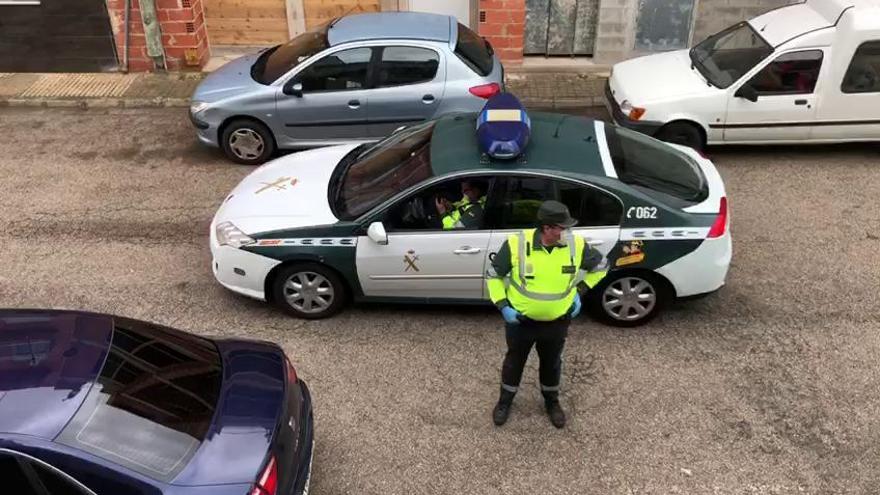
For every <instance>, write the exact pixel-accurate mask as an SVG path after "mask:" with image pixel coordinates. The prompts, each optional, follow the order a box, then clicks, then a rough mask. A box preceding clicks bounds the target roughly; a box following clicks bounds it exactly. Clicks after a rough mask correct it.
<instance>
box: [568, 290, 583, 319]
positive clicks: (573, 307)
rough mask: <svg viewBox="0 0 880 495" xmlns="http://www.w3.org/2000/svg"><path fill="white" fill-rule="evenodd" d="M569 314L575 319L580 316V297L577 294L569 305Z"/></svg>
mask: <svg viewBox="0 0 880 495" xmlns="http://www.w3.org/2000/svg"><path fill="white" fill-rule="evenodd" d="M568 312H569V314H571V317H572V318H577V315H579V314H581V296H580V294H577V295H576V296H575V297H574V304H572V305H571V309H570V310H568Z"/></svg>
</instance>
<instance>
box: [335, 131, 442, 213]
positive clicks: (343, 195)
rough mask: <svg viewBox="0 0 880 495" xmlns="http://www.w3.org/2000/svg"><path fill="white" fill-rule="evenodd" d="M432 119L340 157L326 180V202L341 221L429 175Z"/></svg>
mask: <svg viewBox="0 0 880 495" xmlns="http://www.w3.org/2000/svg"><path fill="white" fill-rule="evenodd" d="M433 133H434V122H433V121H431V122H427V123H425V124H421V125H418V126H413V127H410V128H407V129H404V130H402V131H399V132H396V133H394V134H392V135H391V136H388V137H387V138H385V139H384V140H382V141H379V142H378V143H376V144H375V145H373V146H372V147H358V148H355V149H354V151H353V152H352V153H351V154H349V156H346V157H345V158H343V159H342V160H341V161H340V162H339V165H337V168H336V170H335V171H334V172H333V177H331V179H330V191H329V193H330V198H331V201H330V204H332V205H333V209H334V212H335V213H336V216H337V217H338V218H340V219H342V220H354V219H355V218H357V217H359V216H361V215H363V214H364V213H366V212H368V211H370V210H371V209H373V208H374V207H376V206H378V205H379V204H380V203H382V202H383V201H385V200H387V199H389V198H391V197H392V196H394V195H395V194H397V193H399V192H401V191H404V190H406V189H408V188H410V187H412V186H414V185H416V184H418V183H420V182H422V181H424V180H426V179H428V178H430V177H431V176H432V171H431V136H432V135H433Z"/></svg>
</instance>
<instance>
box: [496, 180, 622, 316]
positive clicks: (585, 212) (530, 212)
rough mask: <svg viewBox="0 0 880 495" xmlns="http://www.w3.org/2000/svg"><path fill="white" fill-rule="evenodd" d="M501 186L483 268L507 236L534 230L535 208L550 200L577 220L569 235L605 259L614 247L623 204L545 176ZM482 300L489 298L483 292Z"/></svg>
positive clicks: (601, 193) (585, 187) (594, 190)
mask: <svg viewBox="0 0 880 495" xmlns="http://www.w3.org/2000/svg"><path fill="white" fill-rule="evenodd" d="M505 183H506V184H505V185H503V186H502V185H501V184H499V185H498V188H499V189H503V191H504V192H503V197H502V198H501V199H500V201H499V206H498V210H499V215H498V222H497V223H496V224H495V227H496V228H495V229H494V230H493V231H492V238H491V240H490V241H489V256H488V257H487V258H486V269H488V268H489V264H490V263H491V257H492V255H493V254H494V253H496V252H498V249H500V248H501V245H502V244H503V243H504V241H506V240H507V238H508V236H510V234H515V233H517V232H519V231H521V230H523V229H532V228H535V226H536V225H537V223H538V215H537V213H538V207H540V205H541V203H543V202H544V201H547V200H551V199H552V200H555V201H559V202H561V203H563V204H564V205H566V206H567V207H568V210H569V212H570V213H571V216H573V217H574V218H576V219H577V220H578V224H577V225H576V226H575V227H574V228H573V229H572V232H574V234H575V235H579V236H581V237H583V238H584V239H585V240H586V241H587V242H588V243H589V245H590V246H592V247H593V248H595V249H596V250H598V251H599V252H601V253H602V254H603V255H604V256H608V253H610V252H611V250H612V249H613V248H614V246H615V245H616V244H617V241H618V239H619V238H620V221H621V218H622V215H623V205H622V204H621V202H620V200H618V199H617V198H616V197H615V196H613V195H612V194H610V193H608V192H606V191H603V190H601V189H599V188H596V187H592V186H588V185H584V184H581V183H578V182H570V181H565V180H559V179H551V178H548V177H536V176H520V177H509V178H508V179H507V180H506V181H505ZM484 297H485V298H486V299H488V297H489V294H488V291H486V290H485V289H484Z"/></svg>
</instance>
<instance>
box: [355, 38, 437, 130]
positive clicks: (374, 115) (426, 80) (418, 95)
mask: <svg viewBox="0 0 880 495" xmlns="http://www.w3.org/2000/svg"><path fill="white" fill-rule="evenodd" d="M379 50H381V55H380V56H379V64H378V66H377V69H376V71H375V79H374V80H375V86H376V89H374V90H372V91H371V92H370V109H369V110H368V111H367V114H368V119H369V133H370V136H372V137H382V136H387V135H388V134H390V133H392V132H393V131H394V130H395V129H397V128H398V127H400V126H402V125H412V124H416V123H419V122H423V121H425V120H429V119H431V118H432V117H433V116H434V113H436V111H437V108H439V107H440V100H442V99H443V88H444V84H445V81H446V70H445V64H441V63H440V60H441V59H440V53H439V52H437V51H436V50H434V49H431V48H426V47H417V46H386V47H383V48H380V49H379ZM441 67H443V68H442V69H441Z"/></svg>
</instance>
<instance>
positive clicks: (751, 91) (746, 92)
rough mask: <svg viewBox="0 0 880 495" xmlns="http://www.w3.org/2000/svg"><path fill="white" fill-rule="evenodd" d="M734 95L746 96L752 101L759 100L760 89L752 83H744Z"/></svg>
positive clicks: (738, 96)
mask: <svg viewBox="0 0 880 495" xmlns="http://www.w3.org/2000/svg"><path fill="white" fill-rule="evenodd" d="M733 96H735V97H737V98H745V99H747V100H749V101H750V102H752V103H754V102H756V101H758V91H757V90H756V89H755V88H754V86H752V85H751V84H743V85H742V86H740V87H739V89H738V90H736V93H734V94H733Z"/></svg>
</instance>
